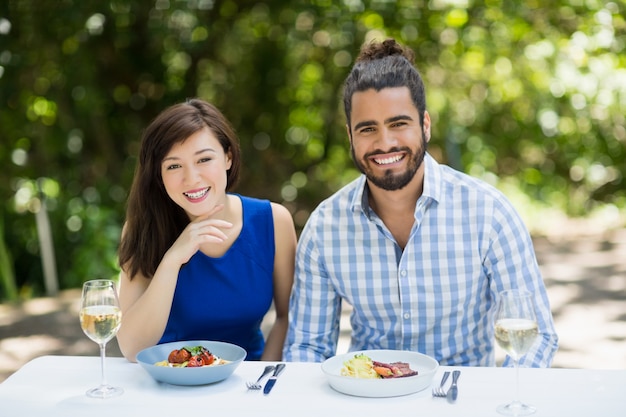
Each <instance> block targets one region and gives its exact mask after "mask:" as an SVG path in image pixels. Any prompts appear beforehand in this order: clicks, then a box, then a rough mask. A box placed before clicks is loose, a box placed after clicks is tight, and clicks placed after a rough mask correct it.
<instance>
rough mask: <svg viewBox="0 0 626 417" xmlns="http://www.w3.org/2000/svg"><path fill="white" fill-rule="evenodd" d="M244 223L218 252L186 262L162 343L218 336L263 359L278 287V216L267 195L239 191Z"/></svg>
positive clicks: (195, 256)
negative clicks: (264, 328)
mask: <svg viewBox="0 0 626 417" xmlns="http://www.w3.org/2000/svg"><path fill="white" fill-rule="evenodd" d="M238 197H239V198H240V199H241V203H242V209H243V225H242V228H241V232H240V234H239V236H238V237H237V239H236V240H235V242H233V245H232V246H231V247H230V248H229V249H228V251H227V252H226V253H225V254H224V255H223V256H222V257H220V258H211V257H209V256H206V255H205V254H203V253H202V252H200V251H198V252H197V253H196V254H195V255H193V256H192V257H191V259H190V260H189V262H188V263H186V264H185V265H183V266H182V268H181V269H180V272H179V274H178V282H177V284H176V290H175V293H174V300H173V302H172V309H171V312H170V316H169V319H168V321H167V325H166V327H165V331H164V332H163V336H162V337H161V340H160V341H159V344H161V343H166V342H174V341H184V340H216V341H222V342H228V343H234V344H236V345H239V346H241V347H242V348H244V349H245V350H246V351H247V352H248V355H247V357H246V360H259V359H260V358H261V354H262V353H263V348H264V347H265V339H264V337H263V333H262V332H261V321H262V320H263V317H264V316H265V314H266V313H267V311H268V310H269V308H270V306H271V304H272V300H273V291H274V281H273V272H274V254H275V245H274V220H273V217H272V208H271V206H270V202H269V201H267V200H257V199H254V198H250V197H244V196H239V195H238Z"/></svg>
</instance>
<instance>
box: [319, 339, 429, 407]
mask: <svg viewBox="0 0 626 417" xmlns="http://www.w3.org/2000/svg"><path fill="white" fill-rule="evenodd" d="M438 368H439V362H437V361H436V360H435V359H434V358H432V357H430V356H427V355H424V354H422V353H418V352H409V351H401V350H385V349H381V350H363V351H358V352H350V353H346V354H343V355H337V356H333V357H332V358H329V359H327V360H325V361H324V362H322V371H323V372H324V374H325V375H326V378H327V379H328V383H329V384H330V386H331V387H332V388H333V389H334V390H336V391H339V392H341V393H343V394H348V395H354V396H358V397H398V396H401V395H408V394H413V393H415V392H418V391H422V390H424V389H426V388H429V387H430V385H431V383H432V380H433V377H434V376H435V373H436V372H437V369H438Z"/></svg>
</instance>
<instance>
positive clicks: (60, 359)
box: [0, 356, 626, 417]
mask: <svg viewBox="0 0 626 417" xmlns="http://www.w3.org/2000/svg"><path fill="white" fill-rule="evenodd" d="M265 365H267V363H266V362H243V363H242V364H241V365H240V366H239V368H237V370H236V371H235V373H234V374H233V375H232V376H231V377H230V378H229V379H227V380H225V381H222V382H219V383H216V384H212V385H206V386H197V387H181V386H172V385H168V384H163V383H157V382H155V381H154V380H153V379H152V378H151V377H150V376H149V375H148V374H147V373H146V372H145V371H144V370H143V369H142V368H141V367H140V366H139V365H137V364H134V363H129V362H128V361H126V360H125V359H123V358H107V379H108V382H109V383H111V384H112V385H118V386H121V387H123V388H124V391H125V392H124V394H123V395H121V396H119V397H115V398H110V399H106V400H98V399H91V398H88V397H86V396H85V391H86V390H87V389H89V388H93V387H95V386H97V385H98V384H99V383H100V359H99V358H97V357H78V356H43V357H40V358H37V359H34V360H33V361H31V362H29V363H27V364H26V365H24V366H23V367H22V368H21V369H20V370H19V371H18V372H16V373H15V374H13V375H11V376H10V377H9V378H8V379H7V380H5V381H4V382H3V383H2V384H0V416H2V417H13V416H20V417H23V416H62V417H72V416H81V417H96V416H106V417H121V416H133V417H134V416H147V417H158V416H167V417H175V416H176V417H178V416H189V417H191V416H198V417H204V416H272V417H280V416H320V415H321V416H327V417H334V416H372V417H373V416H377V417H380V416H383V417H397V416H426V417H432V416H462V417H472V416H479V417H489V416H499V414H497V413H496V411H495V409H496V406H497V405H498V404H501V403H504V402H508V401H509V400H511V399H512V398H513V397H514V395H515V372H514V370H513V369H511V368H506V369H503V368H478V367H458V368H457V367H440V369H439V371H438V374H437V375H436V377H435V379H434V380H433V384H438V383H439V381H440V379H441V376H442V374H443V372H444V371H445V370H452V369H460V370H461V371H462V373H461V377H460V379H459V398H458V400H457V402H456V403H455V404H448V403H447V402H446V400H445V399H440V398H432V397H431V392H430V389H427V390H424V391H421V392H418V393H415V394H412V395H407V396H402V397H393V398H360V397H352V396H348V395H344V394H341V393H338V392H336V391H334V390H333V389H332V388H330V386H329V385H328V383H327V382H326V379H325V376H324V374H323V373H322V371H321V368H320V364H318V363H287V367H286V369H285V371H284V372H283V374H281V376H280V377H279V380H278V382H277V383H276V386H275V387H274V390H273V391H272V392H271V393H270V394H269V395H263V393H262V392H259V391H247V390H246V387H245V381H248V380H255V379H256V378H257V377H258V376H259V375H260V373H261V371H262V369H263V368H264V367H265ZM520 383H521V389H520V395H521V399H522V400H524V401H526V402H529V403H532V404H533V405H535V406H536V407H537V413H536V414H534V416H537V417H542V416H550V417H556V416H567V417H576V416H581V417H596V416H597V417H610V416H620V417H623V416H626V370H591V369H521V370H520Z"/></svg>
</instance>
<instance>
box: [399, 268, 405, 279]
mask: <svg viewBox="0 0 626 417" xmlns="http://www.w3.org/2000/svg"><path fill="white" fill-rule="evenodd" d="M400 275H402V276H403V277H406V269H403V270H402V271H400Z"/></svg>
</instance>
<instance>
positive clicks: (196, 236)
mask: <svg viewBox="0 0 626 417" xmlns="http://www.w3.org/2000/svg"><path fill="white" fill-rule="evenodd" d="M223 209H224V205H223V204H220V205H217V206H215V207H214V208H213V209H212V210H211V211H210V212H208V213H207V214H205V215H204V216H200V217H198V218H197V219H195V220H193V221H191V222H190V223H189V224H188V225H187V227H185V230H183V232H182V233H181V234H180V236H178V239H176V241H175V242H174V244H173V245H172V246H171V247H170V248H169V250H168V251H167V252H166V253H165V255H164V257H163V259H164V260H165V259H166V258H168V259H170V260H172V261H176V262H177V263H178V264H179V265H182V264H184V263H186V262H188V261H189V259H190V258H191V257H192V256H193V255H194V254H195V253H196V252H197V251H198V249H200V246H201V245H202V244H204V243H221V242H223V241H224V240H226V239H227V236H226V233H224V230H223V229H230V228H231V227H233V225H232V223H230V222H227V221H225V220H220V219H212V218H211V216H213V215H214V214H215V213H217V212H219V211H221V210H223Z"/></svg>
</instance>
